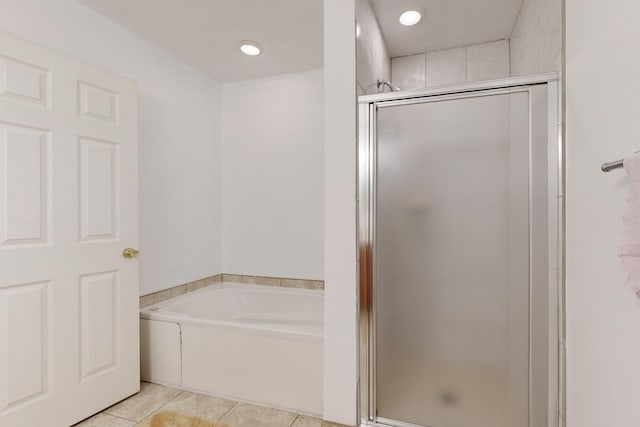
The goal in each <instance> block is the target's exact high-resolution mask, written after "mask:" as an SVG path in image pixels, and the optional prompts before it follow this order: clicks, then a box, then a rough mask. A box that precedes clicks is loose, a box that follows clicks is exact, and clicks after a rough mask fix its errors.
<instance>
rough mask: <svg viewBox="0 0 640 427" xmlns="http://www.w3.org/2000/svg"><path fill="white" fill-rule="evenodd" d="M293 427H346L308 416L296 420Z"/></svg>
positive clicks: (301, 416)
mask: <svg viewBox="0 0 640 427" xmlns="http://www.w3.org/2000/svg"><path fill="white" fill-rule="evenodd" d="M291 427H344V426H342V425H341V424H335V423H330V422H329V421H324V420H321V419H320V418H314V417H307V416H306V415H300V416H298V418H296V421H295V422H294V423H293V425H292V426H291Z"/></svg>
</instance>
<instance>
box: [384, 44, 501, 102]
mask: <svg viewBox="0 0 640 427" xmlns="http://www.w3.org/2000/svg"><path fill="white" fill-rule="evenodd" d="M509 68H510V67H509V40H497V41H494V42H489V43H480V44H475V45H470V46H462V47H457V48H453V49H443V50H436V51H432V52H426V53H417V54H415V55H408V56H398V57H395V58H392V59H391V79H392V81H393V84H394V85H396V86H398V87H399V88H400V89H402V90H411V89H423V88H425V87H434V86H444V85H450V84H456V83H465V82H476V81H480V80H492V79H500V78H504V77H509V76H510V75H511V73H510V69H509Z"/></svg>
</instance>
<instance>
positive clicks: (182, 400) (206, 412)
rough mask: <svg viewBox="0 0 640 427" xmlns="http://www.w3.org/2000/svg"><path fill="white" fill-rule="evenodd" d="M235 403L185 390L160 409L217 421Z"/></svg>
mask: <svg viewBox="0 0 640 427" xmlns="http://www.w3.org/2000/svg"><path fill="white" fill-rule="evenodd" d="M235 404H236V402H235V401H233V400H227V399H222V398H219V397H212V396H206V395H204V394H197V393H191V392H188V391H185V392H183V393H182V394H181V395H180V396H178V397H176V398H175V399H173V400H172V401H171V402H169V403H168V404H166V405H165V406H164V407H163V408H162V410H165V409H166V410H173V411H180V412H182V413H185V414H188V415H192V416H196V417H200V418H204V419H207V420H211V421H218V420H219V419H220V417H222V416H223V415H224V414H226V413H227V412H228V411H229V409H231V408H232V407H233V405H235Z"/></svg>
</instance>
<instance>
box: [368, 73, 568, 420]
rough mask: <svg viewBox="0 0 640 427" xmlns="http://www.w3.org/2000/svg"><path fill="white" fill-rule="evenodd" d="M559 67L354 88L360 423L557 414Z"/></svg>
mask: <svg viewBox="0 0 640 427" xmlns="http://www.w3.org/2000/svg"><path fill="white" fill-rule="evenodd" d="M556 78H557V77H556V76H555V75H554V74H552V75H542V76H537V77H527V78H509V79H504V80H500V81H492V82H484V83H475V84H466V85H460V86H455V87H449V88H446V89H442V88H440V89H430V90H423V91H412V92H404V93H402V92H394V93H386V94H379V95H370V96H363V97H360V99H359V118H360V120H359V139H360V142H359V144H360V146H359V197H358V202H359V240H360V249H359V254H360V256H359V271H360V319H361V329H360V331H361V336H360V342H361V349H360V354H361V357H360V362H361V363H360V366H361V369H360V371H361V372H360V383H361V389H360V391H361V399H360V402H361V412H362V421H363V424H373V425H391V426H411V425H419V426H429V427H541V426H556V425H557V424H558V421H557V418H558V415H557V414H558V400H559V398H558V396H559V393H558V390H559V388H560V385H559V378H560V375H559V371H560V370H561V369H562V364H561V363H560V362H559V360H561V359H560V357H559V346H558V339H559V334H561V332H562V331H561V328H560V327H559V325H560V324H561V322H559V319H561V315H560V314H559V313H560V312H561V299H560V297H559V296H560V295H561V292H560V285H559V284H560V283H561V280H560V273H561V254H562V250H561V249H562V248H561V241H562V239H561V238H560V237H559V236H561V232H560V231H561V230H560V227H561V224H562V220H561V219H562V197H561V196H562V193H561V188H562V185H561V184H562V183H561V179H562V178H561V177H562V173H561V172H562V169H561V160H562V156H561V154H562V151H561V141H560V140H559V136H558V135H559V132H558V124H559V120H558V117H559V114H558V84H557V81H556Z"/></svg>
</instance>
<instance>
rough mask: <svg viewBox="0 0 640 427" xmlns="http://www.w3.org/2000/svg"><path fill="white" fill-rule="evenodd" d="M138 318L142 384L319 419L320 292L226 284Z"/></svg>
mask: <svg viewBox="0 0 640 427" xmlns="http://www.w3.org/2000/svg"><path fill="white" fill-rule="evenodd" d="M140 319H141V320H140V326H141V374H142V378H143V379H144V380H148V381H152V382H157V383H160V384H166V385H171V386H175V387H179V388H182V389H186V390H192V391H198V392H204V393H208V394H213V395H218V396H224V397H230V398H234V399H238V400H244V401H250V402H258V403H263V404H267V405H271V406H275V407H279V408H283V409H291V410H296V411H299V412H304V413H309V414H314V415H320V414H321V412H322V335H323V334H322V327H323V326H322V323H323V292H322V291H312V290H304V289H287V288H277V287H268V286H252V285H244V284H232V283H225V284H221V285H215V286H210V287H207V288H204V289H201V290H198V291H195V292H191V293H188V294H186V295H182V296H180V297H177V298H173V299H171V300H168V301H163V302H161V303H158V304H155V305H152V306H149V307H145V308H143V309H142V310H141V311H140Z"/></svg>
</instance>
